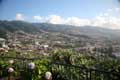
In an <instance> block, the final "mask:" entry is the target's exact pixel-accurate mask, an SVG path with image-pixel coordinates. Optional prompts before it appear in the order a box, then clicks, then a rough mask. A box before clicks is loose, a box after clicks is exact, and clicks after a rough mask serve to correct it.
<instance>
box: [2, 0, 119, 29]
mask: <svg viewBox="0 0 120 80" xmlns="http://www.w3.org/2000/svg"><path fill="white" fill-rule="evenodd" d="M119 13H120V0H0V20H22V21H28V22H47V23H52V24H69V25H75V26H84V25H91V26H100V27H105V28H111V29H120V14H119Z"/></svg>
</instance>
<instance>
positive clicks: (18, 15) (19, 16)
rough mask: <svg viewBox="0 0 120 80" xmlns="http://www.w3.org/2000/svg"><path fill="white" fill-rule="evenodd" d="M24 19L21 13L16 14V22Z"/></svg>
mask: <svg viewBox="0 0 120 80" xmlns="http://www.w3.org/2000/svg"><path fill="white" fill-rule="evenodd" d="M24 19H25V18H24V16H23V14H21V13H17V14H16V20H24Z"/></svg>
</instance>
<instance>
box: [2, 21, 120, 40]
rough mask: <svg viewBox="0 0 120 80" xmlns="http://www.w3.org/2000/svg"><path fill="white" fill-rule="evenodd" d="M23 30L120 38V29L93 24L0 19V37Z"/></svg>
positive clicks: (96, 37)
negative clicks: (75, 24) (76, 24)
mask: <svg viewBox="0 0 120 80" xmlns="http://www.w3.org/2000/svg"><path fill="white" fill-rule="evenodd" d="M19 30H21V31H24V32H26V33H30V34H33V33H34V34H36V33H45V32H49V35H50V34H52V33H61V34H62V35H64V36H65V35H67V37H71V38H76V37H77V38H78V39H80V38H85V39H87V38H89V39H93V40H94V39H96V40H120V35H119V33H120V30H112V29H104V28H100V27H93V26H82V27H76V26H71V25H60V24H58V25H57V24H56V25H55V24H48V23H28V22H23V21H0V37H6V33H7V32H11V33H14V32H15V31H19Z"/></svg>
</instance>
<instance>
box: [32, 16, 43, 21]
mask: <svg viewBox="0 0 120 80" xmlns="http://www.w3.org/2000/svg"><path fill="white" fill-rule="evenodd" d="M33 19H34V21H35V22H42V20H43V18H42V17H41V16H33Z"/></svg>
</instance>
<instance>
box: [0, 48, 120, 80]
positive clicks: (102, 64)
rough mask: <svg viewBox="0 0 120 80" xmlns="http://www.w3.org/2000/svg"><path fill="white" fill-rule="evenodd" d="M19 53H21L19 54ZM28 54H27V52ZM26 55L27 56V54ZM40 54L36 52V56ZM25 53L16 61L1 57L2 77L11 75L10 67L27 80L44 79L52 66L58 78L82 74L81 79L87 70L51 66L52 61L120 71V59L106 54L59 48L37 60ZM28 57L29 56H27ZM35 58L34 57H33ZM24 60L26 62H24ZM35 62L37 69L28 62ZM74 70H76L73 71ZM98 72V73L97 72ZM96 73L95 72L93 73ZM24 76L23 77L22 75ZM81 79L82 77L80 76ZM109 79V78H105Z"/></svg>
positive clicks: (0, 70) (0, 69)
mask: <svg viewBox="0 0 120 80" xmlns="http://www.w3.org/2000/svg"><path fill="white" fill-rule="evenodd" d="M7 54H9V57H15V54H17V53H15V52H13V53H12V52H10V53H9V52H8V53H7ZM17 55H19V54H17ZM26 55H27V54H26ZM26 55H25V56H26ZM36 55H38V54H34V58H35V57H36ZM25 56H24V55H22V58H23V59H19V58H21V57H20V56H17V58H18V59H13V60H14V63H12V64H11V63H9V60H11V58H8V59H7V58H6V59H5V58H1V60H0V76H1V77H4V78H6V77H9V73H8V72H7V70H8V68H10V67H12V68H13V69H14V72H13V73H12V74H11V75H12V77H14V78H24V79H25V80H31V79H30V78H32V80H42V79H43V78H44V74H45V72H47V71H51V67H52V69H53V74H56V73H57V75H59V79H58V80H69V79H70V78H69V77H70V76H69V75H72V77H73V79H78V77H79V75H81V79H82V78H83V77H85V76H84V73H85V71H84V70H82V71H83V72H79V68H75V69H74V68H73V69H70V68H65V67H61V68H60V67H57V66H55V65H54V66H51V65H50V63H51V62H53V63H54V62H59V63H63V64H68V65H78V66H83V67H85V68H88V69H89V68H95V69H98V70H104V71H109V72H118V73H119V72H120V60H119V59H114V58H111V57H109V56H108V55H104V56H97V57H95V56H90V55H85V54H80V53H76V52H74V51H73V50H59V49H56V50H54V51H52V52H51V54H50V55H49V57H46V56H42V55H41V56H40V55H39V59H36V60H24V58H25ZM26 58H29V57H28V56H26ZM32 58H33V57H32ZM23 61H24V62H23ZM30 62H32V63H35V69H33V70H30V69H29V68H28V63H30ZM71 70H72V71H74V72H71ZM96 74H97V73H96ZM93 75H94V74H93ZM21 76H22V77H21ZM97 77H98V78H97V79H95V80H99V78H100V77H101V76H99V75H98V76H97ZM110 77H111V80H114V79H115V80H116V77H113V76H110ZM79 79H80V78H79ZM105 80H108V79H105Z"/></svg>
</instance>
